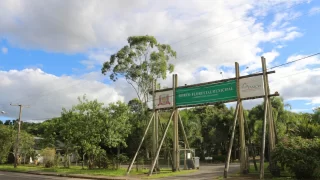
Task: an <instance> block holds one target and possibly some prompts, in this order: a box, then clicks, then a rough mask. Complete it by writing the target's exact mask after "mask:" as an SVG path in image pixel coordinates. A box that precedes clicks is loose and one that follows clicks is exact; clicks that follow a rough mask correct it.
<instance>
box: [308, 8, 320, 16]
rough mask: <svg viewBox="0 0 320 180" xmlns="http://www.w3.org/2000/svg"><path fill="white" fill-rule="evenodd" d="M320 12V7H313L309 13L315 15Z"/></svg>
mask: <svg viewBox="0 0 320 180" xmlns="http://www.w3.org/2000/svg"><path fill="white" fill-rule="evenodd" d="M318 13H320V7H313V8H311V9H310V10H309V15H310V16H313V15H316V14H318Z"/></svg>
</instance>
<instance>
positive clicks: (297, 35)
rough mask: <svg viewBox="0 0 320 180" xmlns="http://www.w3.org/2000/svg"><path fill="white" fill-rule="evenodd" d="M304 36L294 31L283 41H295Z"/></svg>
mask: <svg viewBox="0 0 320 180" xmlns="http://www.w3.org/2000/svg"><path fill="white" fill-rule="evenodd" d="M301 36H302V33H300V32H297V31H292V32H290V33H288V34H286V36H285V37H284V38H283V40H285V41H290V40H293V39H295V38H297V37H301Z"/></svg>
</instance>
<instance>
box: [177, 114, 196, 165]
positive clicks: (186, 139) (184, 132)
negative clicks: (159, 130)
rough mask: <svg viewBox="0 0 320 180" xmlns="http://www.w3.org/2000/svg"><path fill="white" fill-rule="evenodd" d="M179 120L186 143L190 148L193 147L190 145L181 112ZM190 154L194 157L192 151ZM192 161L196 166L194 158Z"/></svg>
mask: <svg viewBox="0 0 320 180" xmlns="http://www.w3.org/2000/svg"><path fill="white" fill-rule="evenodd" d="M179 122H180V126H181V130H182V133H183V138H184V143H185V144H186V146H187V148H188V149H191V148H190V145H189V142H188V138H187V134H186V131H185V130H184V125H183V122H182V119H181V116H180V114H179ZM190 154H191V159H192V153H190ZM192 163H193V166H195V165H194V160H192Z"/></svg>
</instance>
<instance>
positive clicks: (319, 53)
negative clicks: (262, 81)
mask: <svg viewBox="0 0 320 180" xmlns="http://www.w3.org/2000/svg"><path fill="white" fill-rule="evenodd" d="M317 55H320V52H318V53H315V54H311V55H309V56H305V57H302V58H300V59H296V60H293V61H290V62H287V63H284V64H280V65H277V66H273V67H271V68H269V69H274V68H277V67H281V66H285V65H287V64H291V63H294V62H297V61H301V60H304V59H307V58H310V57H313V56H317Z"/></svg>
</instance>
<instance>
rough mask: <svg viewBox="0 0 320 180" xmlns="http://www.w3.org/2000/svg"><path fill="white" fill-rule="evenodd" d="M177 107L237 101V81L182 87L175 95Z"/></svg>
mask: <svg viewBox="0 0 320 180" xmlns="http://www.w3.org/2000/svg"><path fill="white" fill-rule="evenodd" d="M175 95H176V96H175V98H176V106H189V105H200V104H206V103H215V102H221V101H229V100H236V99H237V88H236V80H230V81H227V82H221V83H216V84H206V85H201V86H195V87H180V88H177V89H176V93H175Z"/></svg>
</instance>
